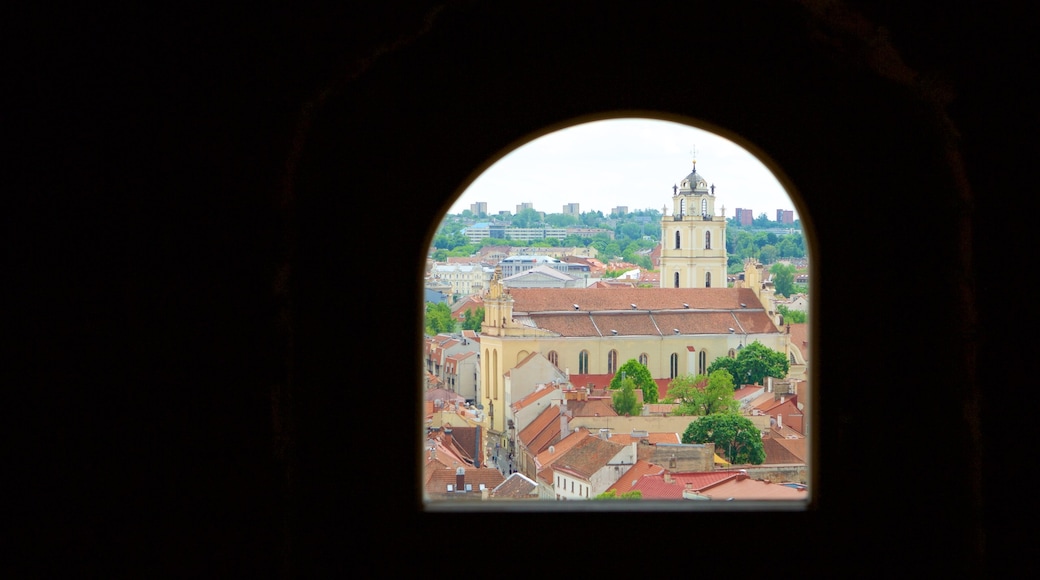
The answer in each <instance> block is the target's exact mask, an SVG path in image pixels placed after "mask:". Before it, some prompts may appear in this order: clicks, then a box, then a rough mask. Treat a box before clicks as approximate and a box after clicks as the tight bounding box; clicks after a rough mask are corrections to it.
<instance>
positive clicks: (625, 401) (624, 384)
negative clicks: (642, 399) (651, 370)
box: [612, 377, 639, 417]
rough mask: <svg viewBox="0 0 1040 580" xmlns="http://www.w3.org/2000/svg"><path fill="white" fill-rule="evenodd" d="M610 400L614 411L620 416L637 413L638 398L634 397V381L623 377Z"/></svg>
mask: <svg viewBox="0 0 1040 580" xmlns="http://www.w3.org/2000/svg"><path fill="white" fill-rule="evenodd" d="M612 401H613V403H614V411H615V412H617V414H618V415H621V416H623V417H624V416H632V415H638V414H639V398H638V397H636V391H635V381H633V380H632V379H631V378H628V377H626V378H624V379H623V380H622V381H621V386H620V387H619V388H617V389H616V390H615V391H614V394H613V397H612Z"/></svg>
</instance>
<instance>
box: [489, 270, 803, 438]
mask: <svg viewBox="0 0 1040 580" xmlns="http://www.w3.org/2000/svg"><path fill="white" fill-rule="evenodd" d="M759 276H760V269H759V268H754V267H749V268H748V273H747V278H746V280H745V282H744V283H743V286H744V287H741V288H626V289H609V290H605V289H595V288H512V289H508V288H506V287H505V285H504V284H503V282H502V272H501V269H498V268H496V271H495V275H494V276H493V277H492V280H491V282H490V285H489V290H488V293H487V294H486V295H485V296H484V323H483V326H482V328H481V340H480V349H481V368H480V373H481V375H480V380H481V397H482V402H483V404H484V408H485V409H494V411H493V413H492V414H491V417H490V419H491V425H490V426H489V428H490V429H491V430H492V431H493V432H494V431H500V430H502V429H503V427H504V421H505V415H504V409H506V408H507V407H508V405H510V404H512V403H513V401H510V400H507V399H506V388H505V385H506V375H507V373H508V372H509V371H510V369H512V368H514V367H516V366H517V365H518V364H520V363H521V362H522V361H524V360H525V359H526V358H527V357H528V356H530V355H531V354H532V353H540V354H541V355H542V356H544V357H545V358H546V359H548V360H549V362H551V363H552V364H553V365H555V366H556V367H557V368H558V369H560V370H561V371H563V372H564V374H565V376H569V374H570V373H572V372H574V373H578V374H602V373H615V372H617V370H618V369H619V368H620V367H621V365H623V364H624V363H625V362H626V361H628V360H629V359H636V360H639V361H641V362H643V364H644V365H645V366H646V367H647V368H648V369H649V370H650V374H651V376H652V377H653V378H655V379H661V378H674V377H677V376H679V375H683V374H704V373H705V371H706V370H707V368H708V367H709V366H710V365H711V363H712V362H713V361H714V360H715V359H716V358H718V357H724V356H736V354H737V353H738V352H739V351H740V349H742V348H743V347H744V346H745V345H748V344H751V343H752V342H754V341H756V340H757V341H759V342H761V343H762V344H764V345H765V346H767V347H769V348H771V349H773V350H776V351H779V352H783V353H785V354H789V353H788V348H787V342H788V341H787V335H786V334H785V333H784V332H783V331H782V330H781V329H780V328H779V327H778V326H777V319H776V313H775V312H773V311H771V310H769V308H771V300H770V298H771V292H769V290H768V287H767V286H768V285H767V284H763V283H761V282H760V280H759ZM738 382H739V380H738Z"/></svg>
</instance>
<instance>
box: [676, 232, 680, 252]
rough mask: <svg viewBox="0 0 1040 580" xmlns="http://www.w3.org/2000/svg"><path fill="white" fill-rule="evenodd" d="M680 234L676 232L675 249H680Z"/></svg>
mask: <svg viewBox="0 0 1040 580" xmlns="http://www.w3.org/2000/svg"><path fill="white" fill-rule="evenodd" d="M679 237H680V236H679V232H675V249H676V250H678V249H679Z"/></svg>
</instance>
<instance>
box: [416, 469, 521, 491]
mask: <svg viewBox="0 0 1040 580" xmlns="http://www.w3.org/2000/svg"><path fill="white" fill-rule="evenodd" d="M463 469H464V470H465V471H464V475H463V477H464V484H468V485H472V487H473V489H472V491H471V492H470V493H469V494H463V493H461V492H460V493H459V494H457V495H456V496H455V497H459V496H461V495H471V498H472V499H479V497H480V493H479V491H480V486H481V485H483V486H484V487H485V488H487V489H488V491H490V490H491V489H493V488H495V487H497V486H498V485H499V484H501V483H502V482H503V481H505V477H504V476H503V475H502V472H500V471H499V470H498V469H495V468H493V467H472V466H468V467H464V468H463ZM457 481H458V479H457V476H456V468H452V467H444V468H440V469H431V470H430V472H429V476H428V479H427V482H426V493H427V495H429V496H430V497H432V498H442V499H444V498H449V496H450V495H451V494H455V492H449V491H448V486H449V485H451V486H452V487H453V488H454V487H455V485H456V482H457ZM473 496H475V497H473ZM460 499H461V498H460ZM467 499H469V498H467Z"/></svg>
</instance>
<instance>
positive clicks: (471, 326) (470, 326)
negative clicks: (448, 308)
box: [462, 306, 484, 332]
mask: <svg viewBox="0 0 1040 580" xmlns="http://www.w3.org/2000/svg"><path fill="white" fill-rule="evenodd" d="M482 324H484V307H483V306H478V307H477V308H476V310H473V309H470V310H467V311H466V313H465V314H464V315H463V318H462V329H463V330H475V331H477V332H480V327H481V325H482Z"/></svg>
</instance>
